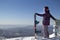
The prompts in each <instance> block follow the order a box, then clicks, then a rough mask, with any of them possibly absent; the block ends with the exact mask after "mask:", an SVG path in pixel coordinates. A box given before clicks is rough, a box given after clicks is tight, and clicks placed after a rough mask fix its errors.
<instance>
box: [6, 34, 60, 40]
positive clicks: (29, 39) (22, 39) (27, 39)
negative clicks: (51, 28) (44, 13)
mask: <svg viewBox="0 0 60 40" xmlns="http://www.w3.org/2000/svg"><path fill="white" fill-rule="evenodd" d="M49 37H50V39H47V38H45V39H43V37H41V36H39V37H38V38H37V39H35V38H34V36H32V37H17V38H9V39H5V40H60V37H55V34H54V33H53V34H51V35H49Z"/></svg>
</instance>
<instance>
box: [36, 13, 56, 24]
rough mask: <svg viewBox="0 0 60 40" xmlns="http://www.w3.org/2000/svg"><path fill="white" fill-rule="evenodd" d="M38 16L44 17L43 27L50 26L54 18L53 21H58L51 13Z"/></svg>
mask: <svg viewBox="0 0 60 40" xmlns="http://www.w3.org/2000/svg"><path fill="white" fill-rule="evenodd" d="M37 15H39V16H42V17H43V25H50V18H52V19H53V20H56V19H55V18H54V17H53V16H52V15H51V14H50V13H45V14H37Z"/></svg>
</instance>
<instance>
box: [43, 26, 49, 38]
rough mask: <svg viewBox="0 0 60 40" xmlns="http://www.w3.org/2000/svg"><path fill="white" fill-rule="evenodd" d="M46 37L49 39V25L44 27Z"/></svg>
mask: <svg viewBox="0 0 60 40" xmlns="http://www.w3.org/2000/svg"><path fill="white" fill-rule="evenodd" d="M43 31H44V33H43V34H44V37H45V38H49V32H48V25H43Z"/></svg>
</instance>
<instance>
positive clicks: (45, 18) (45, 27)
mask: <svg viewBox="0 0 60 40" xmlns="http://www.w3.org/2000/svg"><path fill="white" fill-rule="evenodd" d="M44 11H45V13H44V14H38V13H35V15H38V16H42V17H43V30H44V33H43V34H44V37H45V38H49V32H48V26H49V25H50V18H52V19H53V20H56V19H55V18H54V17H53V16H52V15H51V14H50V11H49V8H48V6H45V7H44Z"/></svg>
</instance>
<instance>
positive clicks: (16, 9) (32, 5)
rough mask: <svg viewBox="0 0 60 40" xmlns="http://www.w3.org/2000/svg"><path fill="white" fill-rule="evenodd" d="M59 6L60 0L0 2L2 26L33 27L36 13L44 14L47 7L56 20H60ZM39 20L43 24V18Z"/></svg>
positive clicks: (38, 18)
mask: <svg viewBox="0 0 60 40" xmlns="http://www.w3.org/2000/svg"><path fill="white" fill-rule="evenodd" d="M59 4H60V0H0V25H8V24H11V25H33V24H34V13H40V14H43V13H44V7H45V6H48V7H49V9H50V13H51V14H52V15H53V16H54V17H55V18H56V19H60V5H59ZM37 20H39V21H40V22H41V20H42V17H37ZM51 24H53V22H52V21H51Z"/></svg>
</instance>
